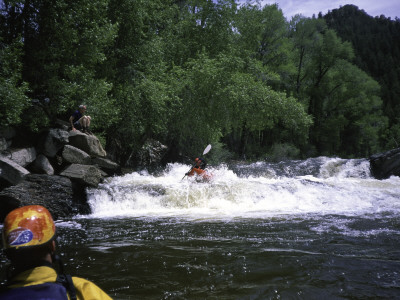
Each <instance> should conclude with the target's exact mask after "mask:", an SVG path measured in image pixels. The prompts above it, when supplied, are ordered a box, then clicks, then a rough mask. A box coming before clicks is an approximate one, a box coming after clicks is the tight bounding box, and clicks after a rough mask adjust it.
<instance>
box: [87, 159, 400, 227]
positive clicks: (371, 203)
mask: <svg viewBox="0 0 400 300" xmlns="http://www.w3.org/2000/svg"><path fill="white" fill-rule="evenodd" d="M189 168H190V166H189V165H184V164H178V163H175V164H169V165H168V166H167V167H166V169H165V170H164V172H162V173H160V174H149V173H148V172H146V171H142V172H133V173H131V174H126V175H124V176H118V177H112V178H108V179H107V180H106V181H105V182H104V183H102V184H100V185H99V187H98V188H96V189H88V190H87V194H88V201H89V204H90V206H91V209H92V214H91V215H90V216H88V217H89V218H115V217H117V218H119V217H144V218H148V217H181V218H185V219H193V220H199V219H203V220H204V219H206V220H207V219H232V218H271V217H279V216H287V215H290V216H296V215H303V216H304V215H309V216H311V215H313V214H318V215H328V214H329V215H335V214H337V215H344V216H355V215H368V214H372V215H373V214H382V213H389V214H392V213H398V212H399V211H400V178H399V177H391V178H389V179H386V180H376V179H374V178H372V177H371V175H370V172H369V162H368V161H367V160H344V159H340V158H326V157H320V158H315V159H309V160H304V161H290V162H283V163H278V164H271V163H266V162H257V163H252V164H244V163H238V164H233V165H230V166H228V165H220V166H216V167H211V168H209V171H210V172H211V173H212V174H213V179H212V180H211V181H210V182H207V183H204V182H197V181H196V180H195V179H193V178H187V177H186V178H184V179H182V178H183V176H184V174H185V173H186V172H187V170H188V169H189Z"/></svg>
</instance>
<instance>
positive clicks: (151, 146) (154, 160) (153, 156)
mask: <svg viewBox="0 0 400 300" xmlns="http://www.w3.org/2000/svg"><path fill="white" fill-rule="evenodd" d="M167 151H168V147H167V146H165V145H163V144H161V143H160V142H159V141H155V140H147V141H146V143H145V144H144V145H143V147H142V148H141V149H140V150H139V152H138V155H137V156H138V159H137V163H138V165H139V166H142V167H152V166H157V165H159V164H160V163H161V160H162V158H163V157H164V155H165V154H166V153H167ZM131 159H132V157H131ZM127 165H128V166H130V165H134V164H133V163H131V162H130V160H128V162H127Z"/></svg>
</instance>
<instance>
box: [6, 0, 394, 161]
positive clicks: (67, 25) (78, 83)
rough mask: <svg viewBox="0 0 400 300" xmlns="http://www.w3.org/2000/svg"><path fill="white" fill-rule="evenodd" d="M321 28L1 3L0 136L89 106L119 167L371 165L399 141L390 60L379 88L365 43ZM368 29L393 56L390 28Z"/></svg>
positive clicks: (178, 13) (198, 10)
mask: <svg viewBox="0 0 400 300" xmlns="http://www.w3.org/2000/svg"><path fill="white" fill-rule="evenodd" d="M334 12H335V13H336V11H334ZM343 18H346V14H344V15H343ZM326 19H327V20H328V24H329V27H328V25H327V23H326V21H325V19H324V18H322V16H320V17H319V18H304V17H302V16H296V17H294V18H293V19H292V20H291V21H290V22H288V21H287V20H286V19H285V18H284V16H283V13H282V11H281V10H280V9H279V7H278V6H277V5H266V6H264V7H261V6H260V5H252V4H249V3H248V4H245V5H241V6H239V5H238V4H237V3H236V1H234V0H218V1H210V0H186V1H185V0H146V1H145V0H135V1H132V0H118V1H117V0H91V1H89V0H68V1H66V0H52V1H47V0H25V1H17V0H6V1H4V2H3V3H2V7H1V14H0V29H1V36H0V38H1V40H0V46H1V48H0V59H1V64H0V83H1V86H0V97H1V98H0V101H1V102H0V108H1V110H0V117H1V118H0V126H8V125H21V126H25V127H29V128H30V129H31V130H36V131H38V130H40V129H42V128H43V127H46V126H49V125H52V123H53V122H54V121H55V119H56V118H62V119H64V120H67V119H68V116H69V114H70V113H71V111H73V110H74V109H76V107H77V105H79V104H81V103H85V104H87V105H88V111H89V114H90V115H91V116H92V118H93V123H92V126H93V131H94V132H95V133H96V135H99V136H102V137H103V138H104V141H106V143H107V145H106V147H107V149H108V150H110V151H111V152H112V153H114V154H115V155H116V157H115V158H116V159H118V160H119V161H120V162H121V163H122V164H124V162H126V161H127V160H128V158H130V157H132V154H134V153H136V152H137V150H138V149H140V148H141V147H142V145H143V144H144V143H145V142H146V141H148V140H151V139H154V140H159V141H161V142H162V143H164V144H166V145H167V146H169V149H171V151H170V153H169V155H168V158H169V159H170V160H174V159H178V158H179V157H181V156H182V155H183V156H186V155H190V156H192V155H197V154H198V153H199V152H200V151H201V150H202V149H203V148H204V147H205V145H207V144H208V143H213V144H214V145H216V147H215V149H218V150H217V151H215V152H218V153H215V154H216V156H218V157H219V158H221V159H222V158H223V157H233V158H243V157H246V158H253V159H255V158H265V157H268V158H269V159H282V158H286V157H306V156H315V155H342V156H347V157H355V156H367V155H369V154H371V153H373V152H376V151H379V150H381V149H383V147H385V146H388V145H390V141H391V140H392V139H398V134H399V132H400V126H399V122H400V120H399V118H398V116H399V113H398V112H400V105H399V103H398V101H399V99H400V98H399V97H398V92H399V90H398V89H399V87H398V85H397V84H398V81H395V80H398V78H399V74H398V73H399V72H400V71H399V69H398V67H397V69H395V66H396V63H397V66H398V65H399V64H398V62H399V57H398V54H396V53H398V50H396V51H397V52H396V53H393V55H391V57H392V59H393V61H391V62H390V63H389V65H387V64H385V66H387V67H388V69H386V72H385V74H384V76H383V77H379V76H375V75H376V74H375V73H374V72H372V71H371V70H375V71H376V72H381V71H382V69H380V68H379V69H378V68H376V66H375V67H373V66H370V62H369V61H368V59H369V58H371V57H372V56H373V55H372V54H366V55H365V56H363V57H361V58H360V55H359V51H360V49H359V47H358V46H357V45H354V43H355V41H356V38H357V37H354V36H352V34H355V35H357V36H360V35H361V33H359V32H358V33H357V32H356V31H355V30H353V29H354V28H353V29H352V27H351V26H349V27H348V28H347V29H348V30H347V31H346V34H347V35H344V34H342V33H341V35H338V34H337V33H336V32H337V31H335V30H338V29H337V28H334V26H333V24H334V23H335V22H339V21H338V17H337V16H335V17H332V18H328V16H327V18H326ZM339 19H340V18H339ZM333 20H335V22H333ZM373 20H374V19H373ZM360 22H362V21H360ZM376 22H377V23H378V24H379V26H381V27H379V26H378V25H377V27H376V28H378V27H379V28H384V27H385V26H387V27H388V28H389V29H387V30H388V33H387V35H386V36H391V37H392V40H388V41H387V45H386V47H388V49H390V47H391V45H392V43H394V41H395V38H394V36H396V34H397V36H398V34H399V22H398V20H396V21H391V20H387V19H385V18H384V17H381V18H380V19H378V20H376ZM338 24H340V23H338ZM385 24H386V25H385ZM360 28H361V26H360ZM376 28H375V27H374V26H372V25H371V28H370V30H375V29H376ZM382 30H383V29H382ZM339 36H341V37H342V38H340V37H339ZM397 43H398V41H397ZM375 44H377V43H375ZM353 47H355V51H356V52H355V51H354V50H353ZM397 49H398V48H397ZM365 52H367V51H365ZM372 52H373V50H372V49H369V51H368V53H372ZM355 53H356V54H357V55H356V56H355ZM375 54H376V53H375ZM375 54H374V55H375ZM384 56H385V57H387V56H388V54H387V53H384ZM389 56H390V55H389ZM373 57H374V58H373V59H376V57H381V54H376V57H375V56H373ZM387 58H388V57H387ZM388 59H389V58H388ZM373 68H375V69H373ZM396 74H397V75H396ZM373 78H375V79H373ZM396 78H397V79H396ZM396 82H397V83H396ZM392 85H395V87H394V90H392V89H390V88H391V87H392ZM381 88H382V91H381ZM396 93H397V94H396ZM389 94H390V95H389ZM45 99H46V100H48V99H50V101H45ZM382 99H384V101H383V102H382ZM396 101H397V102H396ZM32 108H35V109H32ZM43 111H44V112H45V113H46V114H43ZM396 130H397V131H396ZM396 134H397V136H394V135H396Z"/></svg>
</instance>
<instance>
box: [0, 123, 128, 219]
mask: <svg viewBox="0 0 400 300" xmlns="http://www.w3.org/2000/svg"><path fill="white" fill-rule="evenodd" d="M26 140H28V141H24V140H22V141H21V137H19V136H18V135H17V132H16V130H15V129H13V128H6V129H2V130H0V151H1V152H0V220H1V221H2V220H3V219H4V217H5V216H6V214H7V213H8V212H9V211H11V210H12V209H14V208H16V207H19V206H23V205H29V204H40V205H44V206H46V207H47V208H48V209H49V210H50V212H51V213H52V214H53V216H54V218H55V219H58V218H62V217H69V216H72V215H75V214H87V213H90V208H89V206H88V203H87V201H86V191H85V190H86V188H87V187H96V186H97V185H98V184H99V183H100V182H102V180H103V179H104V178H105V177H108V176H113V175H115V174H121V168H120V166H119V165H118V164H117V163H116V162H114V161H112V160H110V159H108V158H107V153H106V151H105V150H104V149H103V147H102V146H101V143H100V141H99V140H98V138H97V137H96V136H94V135H86V134H84V133H81V132H80V131H68V127H66V126H64V127H62V126H61V128H52V129H49V130H47V131H45V132H42V133H40V134H38V135H37V136H34V137H32V136H30V137H28V138H26ZM21 145H23V146H21ZM1 221H0V222H1Z"/></svg>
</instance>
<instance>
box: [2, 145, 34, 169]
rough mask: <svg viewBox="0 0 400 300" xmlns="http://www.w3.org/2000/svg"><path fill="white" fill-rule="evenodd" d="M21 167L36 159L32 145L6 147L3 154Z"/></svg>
mask: <svg viewBox="0 0 400 300" xmlns="http://www.w3.org/2000/svg"><path fill="white" fill-rule="evenodd" d="M4 156H6V157H7V158H9V159H10V160H12V161H13V162H15V163H17V164H19V165H20V166H21V167H26V166H27V165H29V164H30V163H31V162H33V161H34V160H35V159H36V150H35V148H33V147H30V148H21V149H8V151H7V153H6V154H5V155H4Z"/></svg>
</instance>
